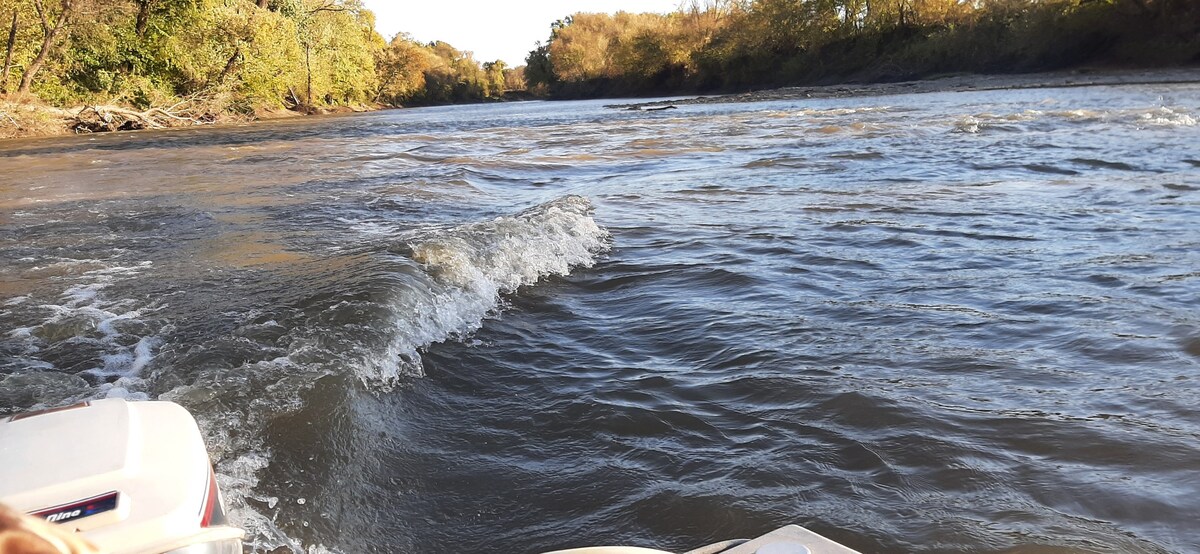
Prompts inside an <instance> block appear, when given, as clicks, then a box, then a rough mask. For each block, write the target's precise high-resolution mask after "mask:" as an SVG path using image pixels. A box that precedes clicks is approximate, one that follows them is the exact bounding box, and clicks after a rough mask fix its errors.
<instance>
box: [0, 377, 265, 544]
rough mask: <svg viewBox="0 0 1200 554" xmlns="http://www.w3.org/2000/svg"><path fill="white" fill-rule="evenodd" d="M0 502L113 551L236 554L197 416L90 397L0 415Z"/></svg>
mask: <svg viewBox="0 0 1200 554" xmlns="http://www.w3.org/2000/svg"><path fill="white" fill-rule="evenodd" d="M0 504H4V505H6V506H8V507H10V508H12V509H14V510H17V511H20V512H24V513H27V514H30V515H33V516H38V517H41V518H43V519H45V520H46V521H47V522H51V523H54V524H55V525H57V530H59V531H67V532H71V533H79V536H81V537H82V538H83V539H85V540H86V541H88V542H90V543H92V544H93V545H95V546H96V547H97V548H98V549H99V550H100V551H101V552H105V553H112V554H164V553H169V554H240V553H241V552H242V537H243V536H244V533H243V532H242V530H241V529H238V528H236V527H231V526H229V525H228V524H227V522H226V518H225V507H224V505H223V503H222V500H221V493H220V491H219V490H217V480H216V476H215V474H214V473H213V470H212V464H211V463H210V462H209V458H208V451H207V450H206V449H205V447H204V439H203V438H202V437H201V435H200V429H199V428H198V427H197V426H196V420H195V419H193V418H192V416H191V414H189V413H188V411H187V410H185V409H183V407H181V406H179V405H178V404H174V403H171V402H127V401H125V400H121V399H108V400H93V401H90V402H83V403H80V404H75V405H73V406H66V407H62V408H53V409H49V410H42V411H37V412H29V413H24V414H19V415H15V416H12V417H10V418H8V419H7V420H3V421H0Z"/></svg>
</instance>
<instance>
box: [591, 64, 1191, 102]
mask: <svg viewBox="0 0 1200 554" xmlns="http://www.w3.org/2000/svg"><path fill="white" fill-rule="evenodd" d="M1169 83H1200V67H1188V68H1172V69H1137V70H1113V69H1076V70H1071V71H1055V72H1049V73H1028V74H1018V75H977V74H958V75H945V76H938V77H932V78H929V79H922V80H917V81H901V82H894V83H847V84H839V85H813V86H801V87H783V88H774V89H765V90H756V91H750V92H742V93H736V94H723V95H717V96H698V97H695V98H687V99H682V100H655V101H649V102H637V103H632V104H612V105H610V106H609V107H611V108H623V109H645V108H663V107H666V106H680V105H688V104H722V103H730V102H769V101H773V100H796V99H805V98H853V97H863V96H888V95H893V94H921V93H929V92H970V91H985V90H1015V89H1038V88H1063V87H1090V86H1106V85H1157V84H1169Z"/></svg>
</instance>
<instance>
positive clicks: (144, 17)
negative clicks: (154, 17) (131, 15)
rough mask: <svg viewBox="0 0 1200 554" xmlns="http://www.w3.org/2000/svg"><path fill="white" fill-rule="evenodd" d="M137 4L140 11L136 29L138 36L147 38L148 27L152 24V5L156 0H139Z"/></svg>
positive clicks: (135, 25)
mask: <svg viewBox="0 0 1200 554" xmlns="http://www.w3.org/2000/svg"><path fill="white" fill-rule="evenodd" d="M137 4H138V13H137V20H136V23H135V24H134V31H135V32H137V37H138V38H145V37H146V28H147V27H149V26H150V6H151V5H153V4H154V0H137Z"/></svg>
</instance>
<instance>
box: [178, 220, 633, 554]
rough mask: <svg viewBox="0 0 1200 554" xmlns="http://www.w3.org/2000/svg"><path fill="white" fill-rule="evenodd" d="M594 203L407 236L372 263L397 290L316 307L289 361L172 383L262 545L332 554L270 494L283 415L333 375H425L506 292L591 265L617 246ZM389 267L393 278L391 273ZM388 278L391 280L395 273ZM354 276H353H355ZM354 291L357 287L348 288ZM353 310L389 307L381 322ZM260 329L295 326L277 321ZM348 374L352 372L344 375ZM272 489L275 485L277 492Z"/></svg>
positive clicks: (238, 514)
mask: <svg viewBox="0 0 1200 554" xmlns="http://www.w3.org/2000/svg"><path fill="white" fill-rule="evenodd" d="M592 211H593V210H592V205H591V203H590V202H589V201H588V200H587V199H586V198H583V197H579V196H567V197H562V198H558V199H555V200H553V201H550V202H547V203H544V204H540V205H538V206H535V207H533V208H530V209H528V210H525V211H523V212H520V213H518V214H515V215H509V216H502V217H497V218H495V219H492V220H488V221H481V222H473V223H467V224H463V225H457V226H449V227H438V228H424V229H418V230H413V231H409V232H407V233H405V234H404V235H402V236H401V237H398V240H396V241H395V243H394V244H392V245H390V246H389V247H388V248H387V250H386V252H381V253H379V254H380V256H383V255H384V254H386V255H387V256H391V257H393V258H395V259H391V260H388V262H389V264H387V265H382V266H373V267H369V268H364V269H362V272H363V273H367V274H369V275H370V279H371V280H372V283H371V284H372V285H378V284H379V283H380V282H385V283H387V286H388V287H389V288H390V289H391V290H387V291H383V292H382V293H379V294H376V295H373V296H369V297H370V298H371V300H369V301H363V300H353V299H351V300H347V299H342V300H329V301H328V302H327V304H326V305H324V306H308V307H307V308H309V309H314V311H318V312H320V313H322V314H324V315H323V316H321V317H318V318H317V319H316V322H315V323H313V322H310V324H309V327H308V328H293V329H291V330H290V331H289V332H288V335H289V337H287V338H286V340H284V342H286V343H288V344H289V345H290V350H289V351H288V353H287V354H286V355H284V356H280V357H276V358H272V359H262V360H258V361H255V362H253V363H248V364H246V365H244V366H243V367H240V368H237V369H236V370H233V371H232V372H231V373H233V374H236V375H238V377H237V378H236V379H235V378H232V376H231V375H219V376H218V375H211V376H204V377H200V378H197V379H196V380H195V382H193V383H190V384H187V385H183V386H179V387H176V388H174V389H173V390H170V391H168V392H166V393H164V394H163V395H161V397H160V398H162V399H165V400H174V401H176V402H179V403H181V404H183V405H185V406H188V407H189V408H190V409H192V411H193V412H194V413H195V414H196V416H197V419H198V420H199V421H200V423H201V428H202V429H203V430H204V433H205V435H206V436H205V438H206V442H207V443H208V444H209V445H210V450H212V452H213V456H214V458H215V459H217V460H218V462H217V466H216V469H217V473H218V480H219V481H220V483H221V488H222V491H223V493H224V495H225V500H226V503H227V505H228V508H229V509H230V515H231V517H232V519H233V521H234V523H235V524H237V525H239V526H241V527H242V528H244V529H246V531H247V532H248V534H249V535H250V537H249V540H248V544H250V545H251V546H252V548H254V549H258V550H274V549H277V548H283V549H285V550H289V551H292V552H303V551H306V550H307V551H313V549H314V548H315V549H317V550H320V547H319V546H313V545H308V546H307V547H306V546H305V545H303V544H301V542H300V541H299V540H298V539H296V538H294V537H291V536H289V535H288V534H287V533H286V532H285V531H284V530H282V529H281V528H280V526H279V525H278V524H277V519H276V518H277V517H278V515H279V510H280V509H281V507H280V504H281V502H291V503H294V502H297V501H299V502H303V499H297V498H292V499H281V498H280V497H279V493H278V492H270V491H265V490H263V487H262V486H260V483H259V476H260V475H261V474H262V472H263V470H265V469H266V468H267V467H268V466H269V465H270V464H271V463H272V460H273V459H274V455H273V453H272V448H271V446H270V445H269V444H268V443H267V442H266V440H265V439H264V435H265V434H266V432H265V430H266V429H267V428H268V426H269V425H270V424H271V421H272V420H274V419H276V418H279V417H286V416H288V415H289V414H295V413H298V412H301V411H302V410H304V409H305V408H306V406H305V403H304V401H303V400H302V395H303V394H304V393H305V392H306V391H308V390H311V389H312V388H313V386H314V385H315V384H316V383H317V382H318V381H319V380H321V379H322V378H325V377H328V376H331V375H332V376H335V377H338V376H340V377H342V378H350V379H352V380H356V381H358V382H360V383H361V384H362V385H363V386H364V388H365V389H366V390H368V391H371V390H386V389H387V388H389V387H391V386H393V385H394V384H396V383H397V382H399V380H400V379H402V378H404V377H418V376H420V375H421V374H422V370H421V354H420V352H421V350H422V349H424V348H425V347H428V346H429V345H431V344H434V343H437V342H442V341H446V340H452V339H455V338H461V337H464V336H466V335H468V334H470V333H471V332H473V331H475V330H477V329H478V328H479V327H480V326H481V325H482V324H483V322H484V320H485V319H486V318H487V317H488V316H489V315H492V314H495V313H496V312H497V311H498V310H500V309H502V308H503V306H504V300H503V298H504V295H506V294H512V293H515V292H517V291H518V289H520V288H521V287H524V286H529V285H533V284H535V283H537V282H538V281H540V280H541V279H543V278H546V277H549V276H554V275H566V274H568V273H569V272H570V271H571V270H572V269H574V268H577V267H590V266H592V265H593V264H594V263H595V262H596V258H597V256H598V255H599V254H601V253H603V252H605V251H607V250H608V248H609V241H610V238H609V234H608V232H607V231H606V230H605V229H604V228H602V227H601V226H599V225H598V224H597V223H596V222H595V221H594V220H593V219H592V217H591V214H592ZM383 267H389V268H392V270H393V272H392V273H391V274H390V275H386V276H384V275H380V272H381V269H382V268H383ZM384 277H387V278H386V279H385V278H384ZM346 281H348V282H353V280H352V278H351V277H350V276H348V275H347V276H346ZM348 286H349V285H348ZM346 313H354V314H376V316H378V315H379V314H385V315H383V316H382V318H380V319H378V320H374V321H371V320H363V319H361V318H362V317H363V316H361V315H357V316H355V317H357V318H359V319H349V318H347V317H344V314H346ZM251 326H255V327H260V328H261V327H264V326H266V327H286V326H287V323H286V322H277V321H274V320H271V321H267V322H264V323H259V324H253V325H251ZM347 334H353V335H354V336H355V340H354V341H353V342H334V343H329V342H321V341H315V340H312V337H313V336H326V337H327V336H335V335H347ZM339 374H340V375H339ZM248 391H254V392H248ZM266 488H267V489H270V487H266Z"/></svg>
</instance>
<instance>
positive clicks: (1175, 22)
mask: <svg viewBox="0 0 1200 554" xmlns="http://www.w3.org/2000/svg"><path fill="white" fill-rule="evenodd" d="M527 62H528V68H527V70H526V76H527V78H528V79H529V82H530V85H531V86H536V87H545V88H547V89H549V90H551V91H553V92H554V93H555V94H557V95H559V96H566V97H571V96H603V95H616V94H652V93H670V92H680V91H687V90H701V91H703V90H736V89H746V88H755V87H766V86H779V85H790V84H807V83H831V82H845V81H889V80H900V79H912V78H920V77H926V76H930V75H936V74H945V73H955V72H980V73H1016V72H1028V71H1043V70H1055V69H1062V68H1067V67H1074V66H1079V65H1083V64H1098V65H1117V66H1139V67H1144V66H1153V65H1177V64H1187V63H1196V62H1200V2H1196V1H1195V0H710V1H708V2H706V3H704V4H701V3H699V2H693V3H692V4H691V5H690V6H688V7H685V8H682V9H680V10H678V11H676V12H675V13H671V14H630V13H617V14H615V15H609V14H595V13H577V14H574V15H572V16H570V17H568V18H566V19H563V20H560V21H557V22H555V23H554V24H553V25H552V26H551V34H550V37H549V40H548V41H547V42H546V43H545V44H542V45H539V47H538V48H537V49H536V50H534V51H532V52H530V55H529V58H528V59H527Z"/></svg>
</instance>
